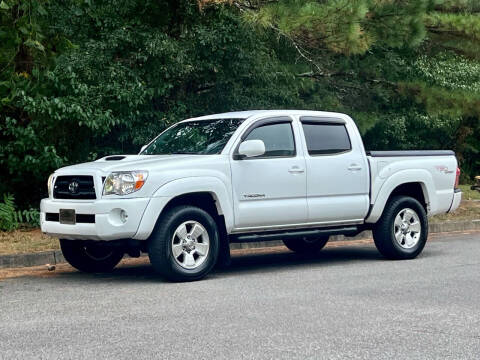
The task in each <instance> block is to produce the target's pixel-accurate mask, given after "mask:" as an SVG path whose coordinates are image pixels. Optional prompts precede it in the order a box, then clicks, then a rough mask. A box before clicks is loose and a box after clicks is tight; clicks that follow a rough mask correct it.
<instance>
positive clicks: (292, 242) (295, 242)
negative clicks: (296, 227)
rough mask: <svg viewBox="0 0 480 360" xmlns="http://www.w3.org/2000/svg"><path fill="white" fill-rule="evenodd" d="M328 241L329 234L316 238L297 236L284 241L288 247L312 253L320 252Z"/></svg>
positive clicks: (299, 251) (303, 252) (304, 252)
mask: <svg viewBox="0 0 480 360" xmlns="http://www.w3.org/2000/svg"><path fill="white" fill-rule="evenodd" d="M327 242H328V236H321V237H319V238H316V239H307V238H297V239H287V240H283V243H284V244H285V246H286V247H287V248H289V249H290V250H292V251H295V252H298V253H302V254H311V253H316V252H319V251H320V250H322V249H323V248H324V246H325V245H326V244H327Z"/></svg>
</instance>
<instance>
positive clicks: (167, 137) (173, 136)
mask: <svg viewBox="0 0 480 360" xmlns="http://www.w3.org/2000/svg"><path fill="white" fill-rule="evenodd" d="M243 120H244V119H216V120H199V121H187V122H182V123H178V124H177V125H175V126H173V127H171V128H170V129H168V130H166V131H165V132H163V133H162V134H161V135H160V136H158V137H157V138H156V139H155V140H154V141H153V142H152V143H151V144H150V145H149V146H148V147H147V148H146V149H145V150H143V151H142V155H166V154H198V155H200V154H202V155H208V154H220V152H221V151H222V150H223V148H224V147H225V144H226V143H227V141H228V140H229V139H230V137H231V136H232V134H233V133H234V132H235V130H237V128H238V126H239V125H240V124H241V123H242V122H243Z"/></svg>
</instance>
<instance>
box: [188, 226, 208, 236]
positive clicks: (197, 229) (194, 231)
mask: <svg viewBox="0 0 480 360" xmlns="http://www.w3.org/2000/svg"><path fill="white" fill-rule="evenodd" d="M204 231H205V229H204V228H203V227H202V226H200V225H199V224H195V225H193V228H192V230H191V231H190V235H191V236H192V237H193V238H194V239H197V238H198V237H200V236H201V235H202V234H203V233H204Z"/></svg>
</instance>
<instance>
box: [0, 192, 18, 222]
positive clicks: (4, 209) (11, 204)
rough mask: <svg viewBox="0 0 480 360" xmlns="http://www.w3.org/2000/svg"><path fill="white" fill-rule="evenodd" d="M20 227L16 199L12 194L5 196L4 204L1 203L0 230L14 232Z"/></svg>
mask: <svg viewBox="0 0 480 360" xmlns="http://www.w3.org/2000/svg"><path fill="white" fill-rule="evenodd" d="M17 227H18V222H17V217H16V216H15V199H14V197H13V195H12V194H5V195H3V202H2V203H0V230H2V231H12V230H15V229H16V228H17Z"/></svg>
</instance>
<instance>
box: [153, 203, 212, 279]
mask: <svg viewBox="0 0 480 360" xmlns="http://www.w3.org/2000/svg"><path fill="white" fill-rule="evenodd" d="M218 251H219V232H218V228H217V224H216V223H215V220H214V219H213V218H212V216H210V214H209V213H207V212H206V211H205V210H203V209H200V208H198V207H194V206H186V205H182V206H177V207H174V208H172V209H170V210H168V211H167V212H166V213H165V214H164V215H162V218H161V219H160V220H159V222H158V224H157V226H156V228H155V230H154V233H153V234H152V236H151V238H150V240H149V242H148V255H149V257H150V262H151V263H152V265H153V267H154V268H155V270H156V271H157V272H158V273H159V274H160V275H162V276H163V277H165V278H167V279H168V280H171V281H193V280H199V279H201V278H203V277H204V276H206V275H207V274H208V273H209V272H210V270H211V269H212V268H213V266H214V265H215V263H216V262H217V257H218Z"/></svg>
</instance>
